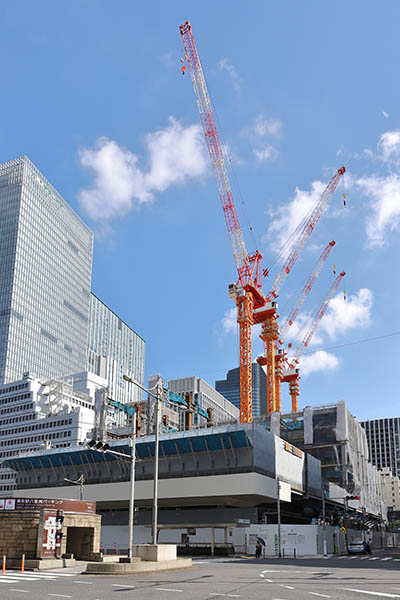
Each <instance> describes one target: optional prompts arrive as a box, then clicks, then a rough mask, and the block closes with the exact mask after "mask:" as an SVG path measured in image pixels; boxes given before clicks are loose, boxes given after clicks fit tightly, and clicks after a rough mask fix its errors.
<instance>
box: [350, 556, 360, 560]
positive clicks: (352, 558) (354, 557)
mask: <svg viewBox="0 0 400 600" xmlns="http://www.w3.org/2000/svg"><path fill="white" fill-rule="evenodd" d="M356 558H358V556H350V557H349V560H354V559H356Z"/></svg>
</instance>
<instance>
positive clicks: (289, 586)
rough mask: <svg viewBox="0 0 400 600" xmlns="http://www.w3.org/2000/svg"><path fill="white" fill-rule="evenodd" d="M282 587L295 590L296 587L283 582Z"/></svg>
mask: <svg viewBox="0 0 400 600" xmlns="http://www.w3.org/2000/svg"><path fill="white" fill-rule="evenodd" d="M281 587H284V588H287V589H288V590H294V587H292V586H291V585H284V584H283V583H281Z"/></svg>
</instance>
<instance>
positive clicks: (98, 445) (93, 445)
mask: <svg viewBox="0 0 400 600" xmlns="http://www.w3.org/2000/svg"><path fill="white" fill-rule="evenodd" d="M87 447H88V448H89V450H98V451H99V452H107V450H108V449H109V447H110V444H106V443H105V442H102V441H101V440H90V442H88V443H87Z"/></svg>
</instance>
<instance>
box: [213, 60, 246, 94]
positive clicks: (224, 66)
mask: <svg viewBox="0 0 400 600" xmlns="http://www.w3.org/2000/svg"><path fill="white" fill-rule="evenodd" d="M218 66H219V68H220V69H221V71H226V72H227V73H228V75H229V76H230V78H231V79H232V83H233V87H234V89H235V92H240V88H241V83H242V79H241V77H239V75H238V73H237V71H236V69H235V67H234V66H233V64H232V63H230V62H229V60H228V59H227V58H221V60H220V61H219V63H218Z"/></svg>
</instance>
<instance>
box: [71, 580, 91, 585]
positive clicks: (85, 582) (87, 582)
mask: <svg viewBox="0 0 400 600" xmlns="http://www.w3.org/2000/svg"><path fill="white" fill-rule="evenodd" d="M74 583H84V584H85V585H92V583H93V581H74Z"/></svg>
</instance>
